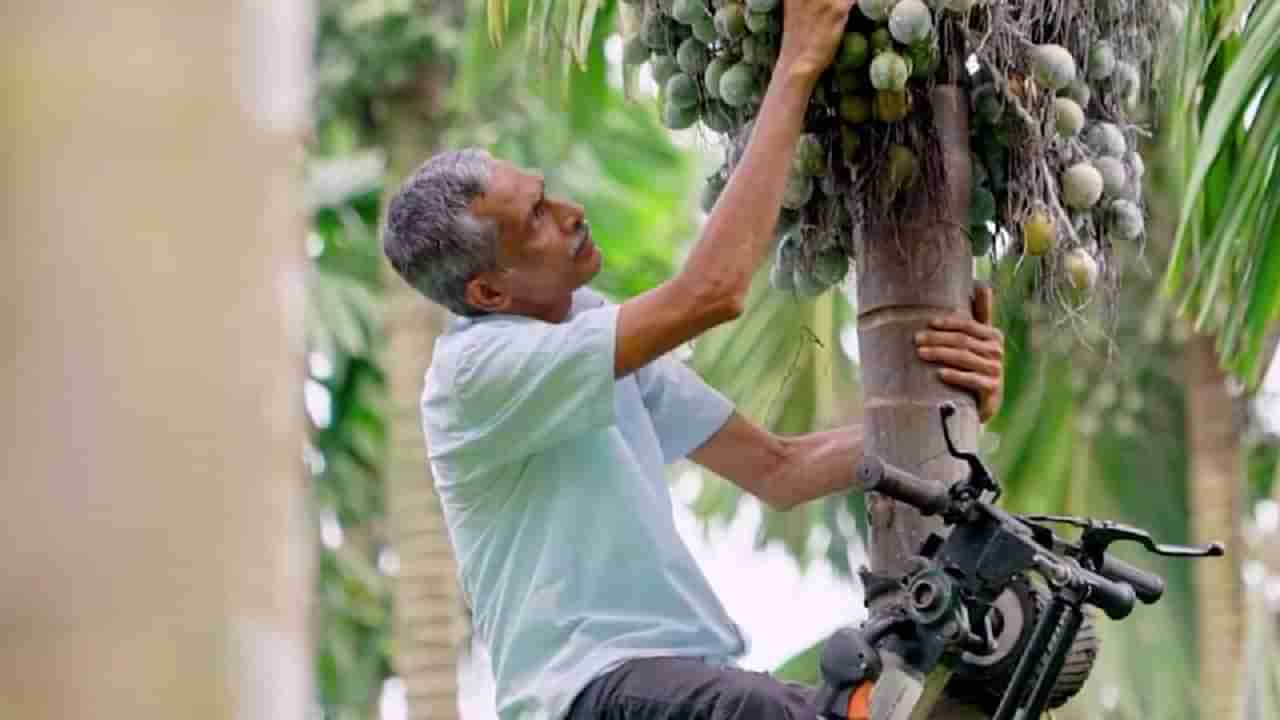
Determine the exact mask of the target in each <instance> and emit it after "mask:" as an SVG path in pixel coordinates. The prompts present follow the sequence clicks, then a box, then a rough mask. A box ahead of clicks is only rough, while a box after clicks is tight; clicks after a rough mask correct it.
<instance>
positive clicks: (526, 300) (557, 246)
mask: <svg viewBox="0 0 1280 720" xmlns="http://www.w3.org/2000/svg"><path fill="white" fill-rule="evenodd" d="M493 164H494V170H493V176H492V178H491V179H490V182H489V187H488V188H487V190H486V192H485V193H484V194H482V195H479V196H477V197H476V198H475V199H474V200H472V201H471V212H472V214H473V215H475V216H476V217H477V218H480V219H486V220H493V221H495V222H497V224H498V270H496V271H493V272H486V273H481V274H480V275H479V276H477V277H476V278H475V279H473V280H472V281H471V283H470V284H468V286H467V299H468V301H470V302H471V304H473V305H476V306H478V307H481V308H483V309H485V310H488V311H490V312H508V313H516V314H520V315H528V316H531V317H538V318H542V319H544V320H547V321H549V322H560V321H561V320H563V319H564V318H565V317H566V316H567V314H568V312H569V305H570V302H571V299H572V294H573V291H574V290H576V289H577V288H579V287H582V286H583V285H585V284H586V283H587V282H588V281H589V280H591V278H593V277H595V275H596V273H598V272H599V271H600V265H601V262H602V258H601V256H600V251H599V250H598V249H597V248H596V246H595V243H593V242H592V241H591V236H590V232H589V231H588V229H587V225H586V222H585V221H584V218H583V212H582V208H581V207H579V206H578V205H575V204H574V203H572V202H569V201H567V200H563V199H560V198H556V197H551V196H548V195H546V194H545V192H544V188H543V180H542V177H541V176H539V175H535V174H532V173H527V172H524V171H522V170H520V169H518V168H516V167H514V166H512V165H511V164H510V163H507V162H504V161H501V160H494V161H493Z"/></svg>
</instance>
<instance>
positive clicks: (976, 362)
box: [918, 346, 1001, 380]
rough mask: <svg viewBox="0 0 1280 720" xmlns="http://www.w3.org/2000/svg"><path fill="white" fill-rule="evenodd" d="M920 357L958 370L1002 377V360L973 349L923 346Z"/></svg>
mask: <svg viewBox="0 0 1280 720" xmlns="http://www.w3.org/2000/svg"><path fill="white" fill-rule="evenodd" d="M918 352H919V354H920V359H922V360H925V361H927V362H933V363H938V364H939V365H946V366H947V367H949V368H955V369H957V370H968V371H971V372H976V373H980V374H983V375H987V376H989V377H993V378H996V379H997V380H999V378H1000V372H1001V368H1000V361H999V360H995V359H992V358H990V357H987V356H983V355H980V354H978V353H975V352H973V351H971V350H957V349H955V348H948V347H934V346H928V347H922V348H920V349H919V351H918Z"/></svg>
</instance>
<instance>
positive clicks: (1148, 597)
mask: <svg viewBox="0 0 1280 720" xmlns="http://www.w3.org/2000/svg"><path fill="white" fill-rule="evenodd" d="M1098 574H1100V575H1102V576H1103V577H1105V578H1109V579H1111V580H1116V581H1118V582H1122V583H1128V584H1129V585H1131V586H1132V587H1133V590H1134V592H1135V593H1137V595H1138V599H1139V600H1141V601H1142V602H1144V603H1146V604H1148V605H1150V604H1151V603H1154V602H1156V601H1157V600H1159V599H1160V597H1161V596H1162V595H1164V578H1162V577H1160V576H1159V575H1156V574H1155V573H1151V572H1147V571H1146V570H1143V569H1141V568H1137V567H1134V566H1133V565H1130V564H1129V563H1127V562H1125V561H1123V560H1121V559H1120V558H1118V557H1115V556H1114V555H1103V556H1102V567H1101V568H1099V569H1098Z"/></svg>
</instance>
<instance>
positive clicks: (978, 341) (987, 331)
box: [916, 320, 1004, 361]
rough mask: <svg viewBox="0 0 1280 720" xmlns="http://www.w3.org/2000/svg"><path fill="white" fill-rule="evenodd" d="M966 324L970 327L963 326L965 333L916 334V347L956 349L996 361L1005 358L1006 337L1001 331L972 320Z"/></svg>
mask: <svg viewBox="0 0 1280 720" xmlns="http://www.w3.org/2000/svg"><path fill="white" fill-rule="evenodd" d="M965 322H966V323H968V325H963V326H961V327H962V328H963V330H965V331H964V332H949V331H946V332H944V331H939V330H921V331H920V332H918V333H916V345H917V346H918V347H920V348H926V347H941V348H956V349H959V350H966V351H968V352H971V353H976V354H978V355H981V356H983V357H988V358H991V359H992V360H996V361H999V360H1002V359H1003V358H1004V336H1003V335H1002V334H1001V333H1000V331H999V330H996V329H995V328H993V327H989V326H987V325H978V324H977V323H974V322H973V321H972V320H966V321H965Z"/></svg>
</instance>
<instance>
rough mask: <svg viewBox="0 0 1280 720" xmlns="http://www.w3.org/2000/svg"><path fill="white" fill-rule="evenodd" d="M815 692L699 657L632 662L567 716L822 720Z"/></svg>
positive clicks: (596, 684) (587, 692)
mask: <svg viewBox="0 0 1280 720" xmlns="http://www.w3.org/2000/svg"><path fill="white" fill-rule="evenodd" d="M813 693H814V690H813V689H812V688H807V687H804V686H803V685H796V684H793V683H785V682H782V681H781V680H778V679H776V678H774V677H772V676H770V675H768V674H767V673H758V672H749V671H747V670H740V669H737V668H727V667H718V666H715V665H711V664H708V663H705V662H703V661H701V660H698V659H694V658H652V659H644V660H631V661H629V662H627V663H624V664H623V665H621V666H620V667H618V668H616V669H614V670H613V671H612V672H609V673H606V674H605V675H603V676H601V677H598V678H596V679H595V680H593V681H592V682H591V684H589V685H587V687H586V688H584V689H583V690H582V692H581V693H579V694H578V697H577V698H575V699H574V701H573V705H572V707H570V709H569V715H568V717H567V718H566V720H756V719H757V718H759V719H760V720H765V719H766V718H767V719H768V720H816V718H817V717H818V714H817V711H816V710H814V708H813V707H812V706H811V705H810V701H811V699H812V695H813Z"/></svg>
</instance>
